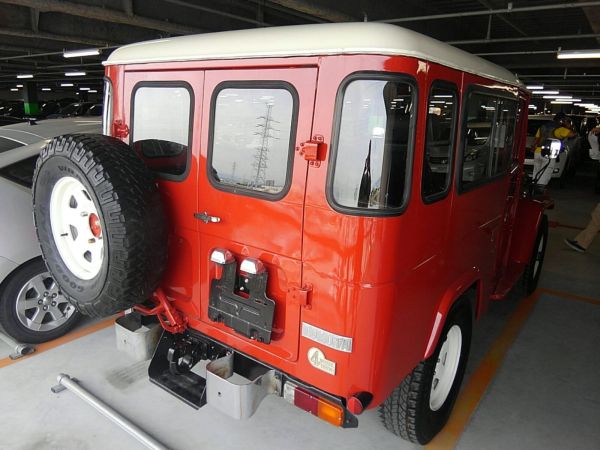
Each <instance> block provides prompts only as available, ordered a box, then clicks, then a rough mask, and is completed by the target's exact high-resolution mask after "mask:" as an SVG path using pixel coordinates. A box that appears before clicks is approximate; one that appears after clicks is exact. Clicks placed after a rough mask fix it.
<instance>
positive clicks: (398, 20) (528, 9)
mask: <svg viewBox="0 0 600 450" xmlns="http://www.w3.org/2000/svg"><path fill="white" fill-rule="evenodd" d="M589 6H600V1H593V2H570V3H558V4H553V5H538V6H520V7H517V8H514V7H508V8H499V9H484V10H478V11H465V12H457V13H445V14H431V15H427V16H413V17H398V18H396V19H383V20H378V21H377V22H385V23H401V22H414V21H419V20H438V19H453V18H460V17H475V16H487V15H489V14H510V13H519V12H532V11H547V10H552V9H568V8H585V7H589Z"/></svg>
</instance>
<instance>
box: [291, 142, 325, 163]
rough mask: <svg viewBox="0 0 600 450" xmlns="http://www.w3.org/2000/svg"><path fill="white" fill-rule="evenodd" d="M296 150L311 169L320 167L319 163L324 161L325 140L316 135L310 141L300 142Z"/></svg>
mask: <svg viewBox="0 0 600 450" xmlns="http://www.w3.org/2000/svg"><path fill="white" fill-rule="evenodd" d="M296 150H297V151H299V152H300V154H301V155H302V156H304V159H305V160H307V161H308V165H309V166H311V167H315V168H317V167H320V166H321V161H322V160H323V159H325V150H326V145H325V138H324V137H323V136H321V135H320V134H316V135H314V136H313V137H312V139H311V140H310V141H306V142H301V143H300V146H299V147H296Z"/></svg>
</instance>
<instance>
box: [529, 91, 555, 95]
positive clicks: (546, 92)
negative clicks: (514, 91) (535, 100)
mask: <svg viewBox="0 0 600 450" xmlns="http://www.w3.org/2000/svg"><path fill="white" fill-rule="evenodd" d="M532 94H533V95H551V94H558V91H533V92H532Z"/></svg>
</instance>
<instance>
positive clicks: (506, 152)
mask: <svg viewBox="0 0 600 450" xmlns="http://www.w3.org/2000/svg"><path fill="white" fill-rule="evenodd" d="M516 119H517V102H516V101H512V100H505V99H500V101H499V104H498V119H497V121H496V130H495V132H494V144H493V146H492V176H495V175H499V174H502V173H506V172H508V170H509V167H510V160H511V155H512V150H513V145H514V141H515V123H516Z"/></svg>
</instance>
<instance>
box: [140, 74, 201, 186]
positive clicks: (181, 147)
mask: <svg viewBox="0 0 600 450" xmlns="http://www.w3.org/2000/svg"><path fill="white" fill-rule="evenodd" d="M191 97H192V95H191V91H190V90H189V89H188V88H187V87H186V86H172V85H171V86H159V85H152V86H141V87H138V88H137V89H136V90H135V95H134V100H133V131H132V142H133V148H134V149H135V150H136V151H137V152H138V154H139V155H140V156H141V157H142V159H144V161H145V162H146V165H147V166H148V167H149V168H150V169H152V170H154V171H155V172H157V173H159V174H161V175H163V176H165V177H166V178H169V177H176V178H177V177H181V176H182V175H184V174H185V172H186V170H187V161H188V147H189V141H190V121H191V105H192V99H191Z"/></svg>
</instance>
